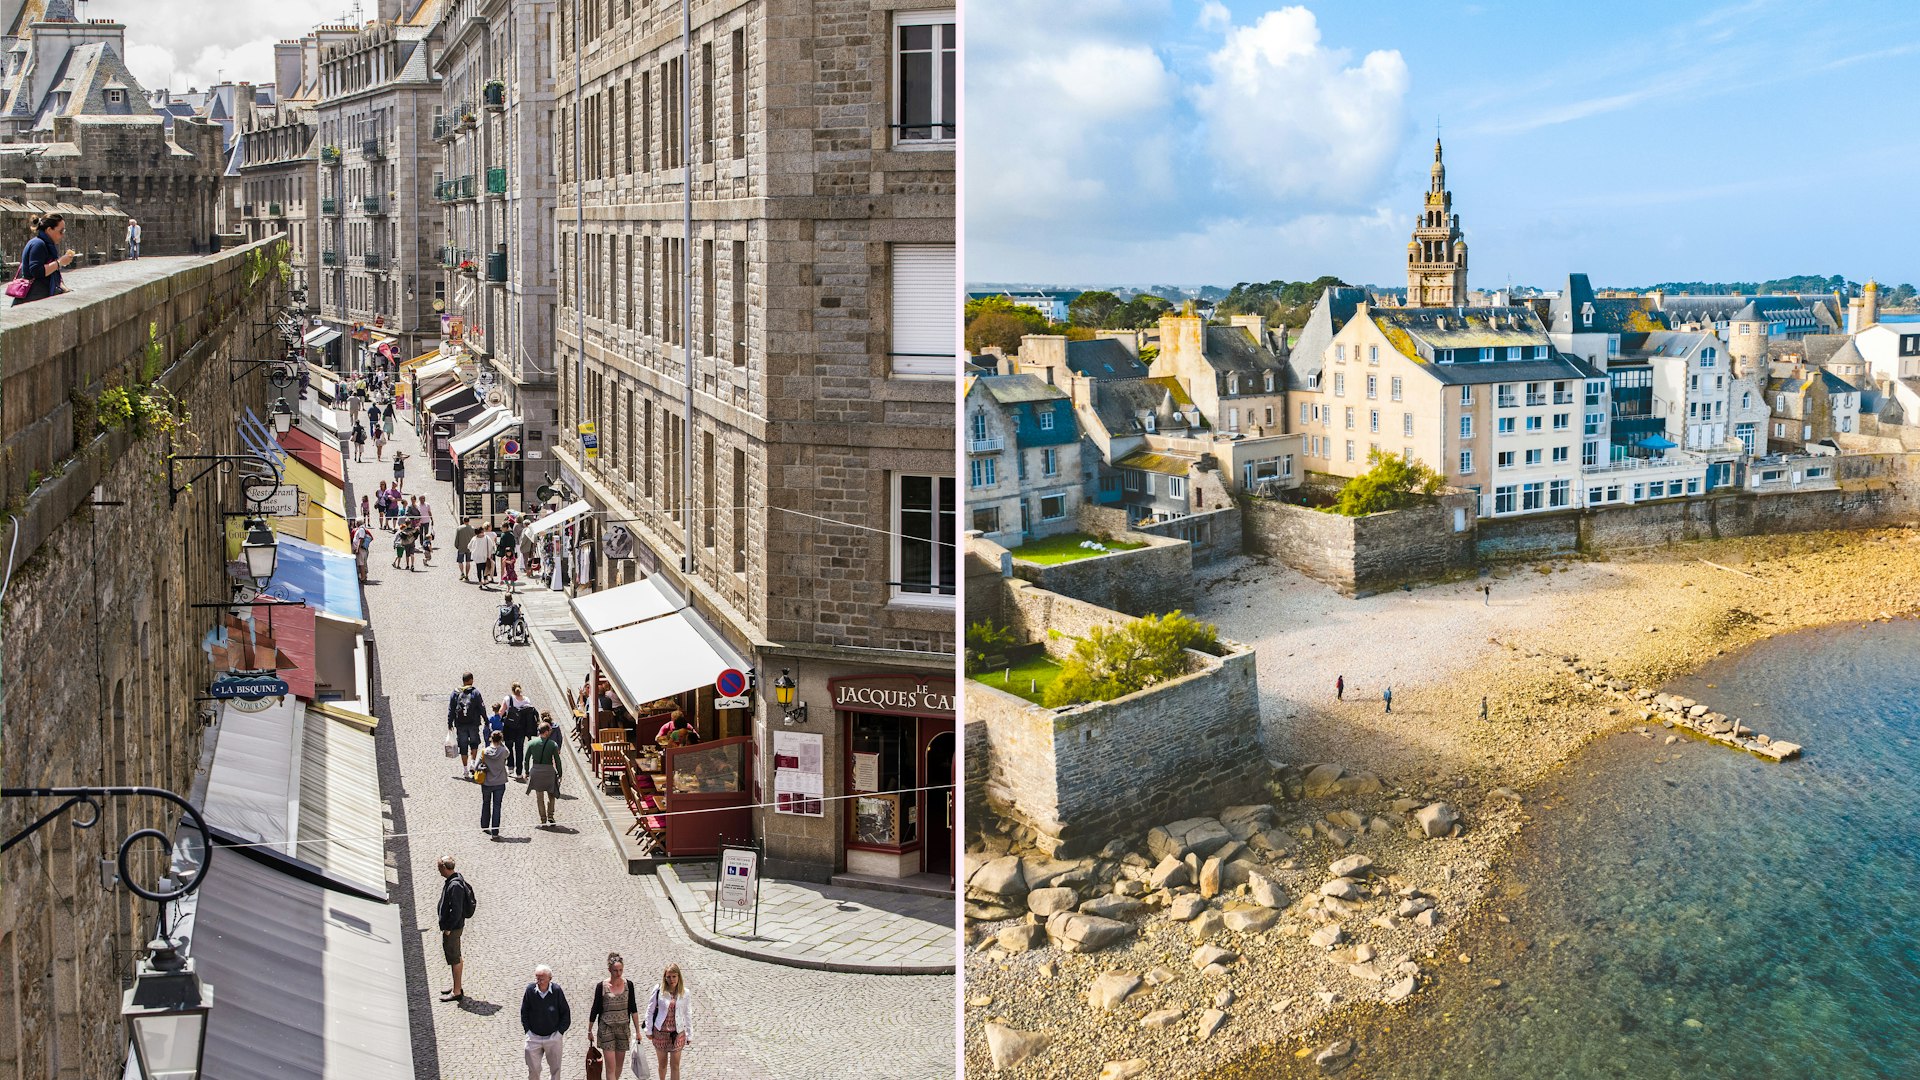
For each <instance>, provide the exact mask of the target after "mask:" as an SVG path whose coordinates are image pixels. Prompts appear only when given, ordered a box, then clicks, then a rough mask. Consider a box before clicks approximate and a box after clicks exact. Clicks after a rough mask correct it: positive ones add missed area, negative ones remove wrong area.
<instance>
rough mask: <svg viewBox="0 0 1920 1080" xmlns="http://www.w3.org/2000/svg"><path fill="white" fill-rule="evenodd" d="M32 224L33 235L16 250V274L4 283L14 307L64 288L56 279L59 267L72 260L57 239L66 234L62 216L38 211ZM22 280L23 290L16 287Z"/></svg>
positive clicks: (58, 291)
mask: <svg viewBox="0 0 1920 1080" xmlns="http://www.w3.org/2000/svg"><path fill="white" fill-rule="evenodd" d="M32 226H33V235H32V236H31V237H28V238H27V246H26V247H25V248H23V249H21V251H20V272H19V275H18V276H17V277H15V278H14V280H13V282H12V283H11V284H9V285H8V286H7V295H8V296H11V297H13V306H14V307H19V306H20V305H21V304H31V303H33V302H34V301H35V300H45V299H46V298H47V297H49V296H58V295H60V294H61V293H63V292H66V291H67V287H66V285H65V284H63V283H62V282H61V279H60V271H62V270H64V269H66V268H67V267H68V266H70V265H72V263H73V252H71V251H64V252H63V251H61V250H60V241H62V240H64V239H66V236H67V219H66V217H65V216H63V215H61V214H41V215H39V216H37V217H35V218H34V219H33V221H32ZM22 281H24V282H26V283H27V287H26V290H25V291H24V292H23V291H20V282H22Z"/></svg>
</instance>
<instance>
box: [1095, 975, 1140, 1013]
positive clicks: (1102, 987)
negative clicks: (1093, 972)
mask: <svg viewBox="0 0 1920 1080" xmlns="http://www.w3.org/2000/svg"><path fill="white" fill-rule="evenodd" d="M1139 988H1140V976H1138V975H1135V974H1134V973H1133V972H1131V971H1109V972H1106V973H1104V974H1102V975H1099V976H1097V977H1096V978H1095V979H1094V980H1093V985H1092V986H1091V987H1088V988H1087V1004H1089V1005H1092V1006H1093V1007H1094V1008H1096V1009H1099V1010H1100V1011H1102V1012H1111V1011H1113V1007H1114V1006H1116V1005H1118V1004H1120V1003H1121V1002H1123V1001H1125V1000H1127V995H1128V994H1131V993H1133V992H1134V991H1135V990H1137V989H1139Z"/></svg>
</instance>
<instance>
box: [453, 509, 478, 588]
mask: <svg viewBox="0 0 1920 1080" xmlns="http://www.w3.org/2000/svg"><path fill="white" fill-rule="evenodd" d="M474 535H475V534H474V528H473V519H472V518H461V519H460V527H459V528H457V529H455V530H453V561H454V562H455V563H457V564H458V565H459V567H460V580H461V581H469V580H471V579H470V578H468V577H467V571H468V570H469V569H471V568H472V566H473V552H472V551H471V550H470V549H471V548H472V547H473V537H474Z"/></svg>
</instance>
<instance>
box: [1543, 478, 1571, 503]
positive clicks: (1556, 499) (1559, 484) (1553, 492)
mask: <svg viewBox="0 0 1920 1080" xmlns="http://www.w3.org/2000/svg"><path fill="white" fill-rule="evenodd" d="M1572 505H1573V481H1571V480H1555V481H1553V482H1551V483H1549V484H1548V485H1547V506H1548V507H1549V508H1550V509H1559V508H1560V507H1563V506H1572Z"/></svg>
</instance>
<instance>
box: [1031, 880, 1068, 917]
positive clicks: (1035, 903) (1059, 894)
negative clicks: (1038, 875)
mask: <svg viewBox="0 0 1920 1080" xmlns="http://www.w3.org/2000/svg"><path fill="white" fill-rule="evenodd" d="M1079 903H1080V894H1079V893H1077V892H1074V891H1073V890H1072V889H1068V888H1064V887H1055V888H1047V889H1035V890H1033V891H1032V892H1030V893H1028V894H1027V910H1028V911H1031V912H1033V913H1034V914H1035V915H1038V916H1040V917H1041V918H1043V919H1044V918H1046V917H1047V916H1049V915H1052V914H1053V913H1055V912H1057V911H1072V910H1073V909H1074V908H1075V907H1077V906H1079Z"/></svg>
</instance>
